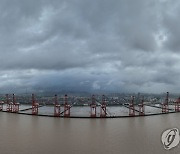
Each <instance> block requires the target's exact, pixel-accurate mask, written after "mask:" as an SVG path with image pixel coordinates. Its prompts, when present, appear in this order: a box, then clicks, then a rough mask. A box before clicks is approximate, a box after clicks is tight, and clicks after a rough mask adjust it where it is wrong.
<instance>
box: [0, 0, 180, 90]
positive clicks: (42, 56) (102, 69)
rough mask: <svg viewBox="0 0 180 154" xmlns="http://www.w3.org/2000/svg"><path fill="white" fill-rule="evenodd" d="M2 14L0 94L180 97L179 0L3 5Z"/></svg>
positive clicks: (19, 0)
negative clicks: (105, 93) (166, 95)
mask: <svg viewBox="0 0 180 154" xmlns="http://www.w3.org/2000/svg"><path fill="white" fill-rule="evenodd" d="M0 14H1V15H0V92H7V93H8V92H13V91H14V92H26V91H28V92H32V91H48V90H50V91H87V92H92V91H107V92H115V91H117V92H145V93H163V92H166V91H169V92H171V93H179V92H180V91H179V89H180V80H179V79H180V28H179V27H180V21H179V20H178V19H179V17H180V2H179V1H178V0H174V1H170V0H151V1H148V0H136V1H132V0H111V1H110V0H97V1H90V0H68V1H67V0H53V1H50V0H31V1H23V0H14V1H11V0H0Z"/></svg>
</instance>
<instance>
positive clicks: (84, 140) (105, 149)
mask: <svg viewBox="0 0 180 154" xmlns="http://www.w3.org/2000/svg"><path fill="white" fill-rule="evenodd" d="M174 127H176V128H178V129H180V113H172V114H164V115H156V116H148V117H132V118H115V119H80V118H77V119H76V118H73V119H70V118H65V119H63V118H53V117H38V116H31V115H20V114H12V113H4V112H3V113H2V112H1V113H0V150H1V152H0V153H1V154H58V153H59V154H161V153H162V154H164V153H165V154H166V153H168V154H169V153H170V154H176V153H180V145H179V146H177V147H175V148H173V149H171V150H165V149H164V148H163V145H162V143H161V134H162V132H163V131H164V130H166V129H169V128H174Z"/></svg>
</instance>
